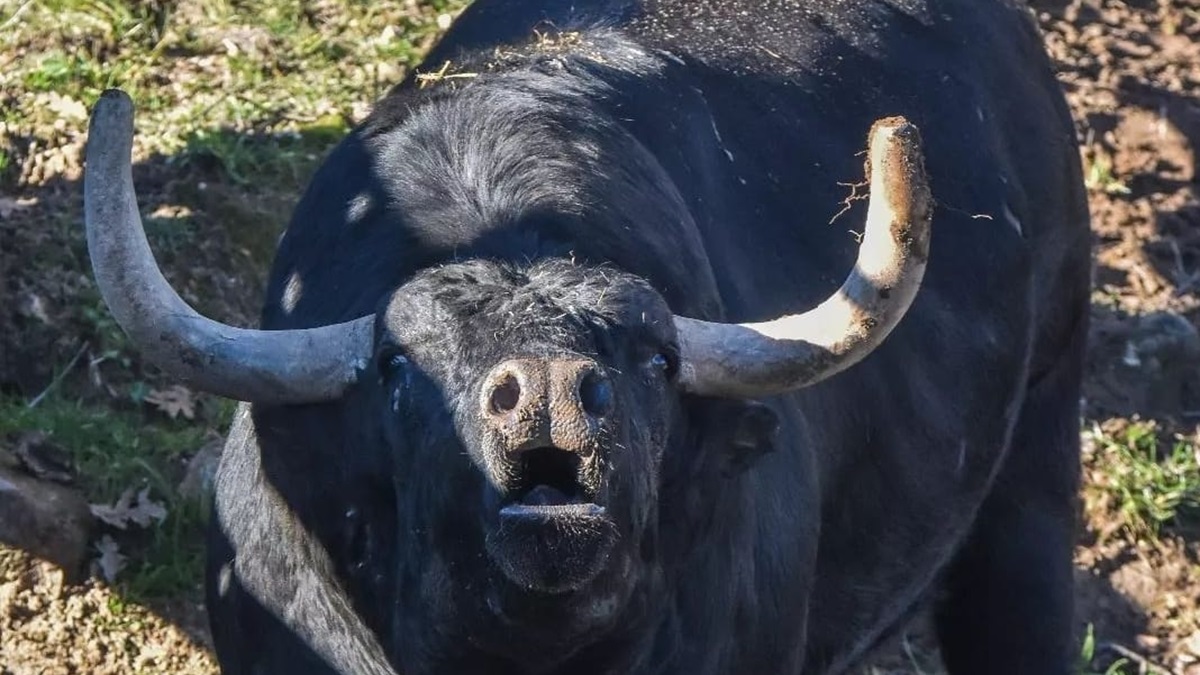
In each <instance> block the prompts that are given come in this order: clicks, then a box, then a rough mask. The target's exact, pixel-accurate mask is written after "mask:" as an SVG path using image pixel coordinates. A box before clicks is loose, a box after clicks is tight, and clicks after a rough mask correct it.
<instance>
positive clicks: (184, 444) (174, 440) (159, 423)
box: [0, 394, 233, 601]
mask: <svg viewBox="0 0 1200 675" xmlns="http://www.w3.org/2000/svg"><path fill="white" fill-rule="evenodd" d="M232 409H233V407H232V406H231V405H230V406H225V405H216V406H213V409H212V410H210V411H208V413H207V415H206V418H207V419H206V420H204V421H189V420H184V419H178V420H171V419H168V418H165V417H164V418H162V419H158V416H156V417H153V418H152V417H150V415H151V413H149V412H147V411H145V410H143V409H140V408H139V407H136V406H101V405H97V404H94V403H85V402H82V401H77V400H71V399H70V398H67V397H66V396H62V395H58V394H51V395H49V396H47V397H46V398H44V399H42V400H41V401H40V402H39V403H38V405H37V406H35V407H29V405H28V403H27V402H26V401H24V400H20V399H16V398H11V397H5V398H0V436H4V435H8V434H20V433H22V432H27V431H43V432H47V433H48V434H49V435H50V439H51V442H53V443H54V444H55V445H57V446H58V447H61V448H62V449H63V450H65V451H67V452H68V453H69V454H70V456H71V458H72V460H73V462H74V464H75V466H76V468H77V471H78V481H79V484H80V488H81V489H82V491H83V493H84V496H85V497H86V498H87V499H88V501H89V502H91V503H112V502H114V501H116V500H117V498H118V497H120V495H121V493H122V492H124V491H125V490H127V489H130V488H133V489H135V490H140V489H142V488H144V487H149V488H150V493H149V495H150V497H151V498H152V499H154V500H155V501H157V502H160V503H162V504H163V505H164V506H165V507H166V509H167V516H166V518H165V519H164V520H163V521H162V522H161V523H154V524H151V525H150V526H149V527H148V528H146V529H145V530H142V529H139V528H136V527H132V526H131V528H130V529H129V530H128V531H125V532H121V531H113V532H112V534H113V536H114V538H116V539H117V540H118V542H120V544H121V547H122V553H123V554H125V555H126V556H127V557H128V567H127V568H126V569H124V570H123V571H122V572H121V574H120V575H119V576H118V579H117V581H118V585H119V587H120V588H121V589H122V591H123V592H125V593H126V594H128V596H129V597H130V598H131V599H133V600H135V601H144V600H152V599H155V598H160V597H166V596H171V595H177V594H190V593H192V592H194V591H195V590H196V589H197V584H198V583H199V580H200V579H201V578H202V567H203V555H202V553H203V547H204V544H203V535H202V533H203V529H202V528H203V525H204V523H205V520H206V518H207V508H206V506H207V505H206V503H202V502H199V501H195V500H188V499H185V498H183V497H181V496H180V495H179V494H178V491H177V489H176V485H177V484H178V482H179V480H180V479H181V477H182V475H183V473H184V469H185V464H184V459H185V458H186V457H188V456H189V455H191V454H192V453H194V452H195V451H196V450H198V449H199V448H200V447H201V446H202V445H203V444H204V442H205V437H206V428H207V427H208V426H209V424H212V425H214V426H217V427H219V428H222V429H223V428H224V427H225V426H226V425H227V424H228V421H229V420H230V419H231V418H232Z"/></svg>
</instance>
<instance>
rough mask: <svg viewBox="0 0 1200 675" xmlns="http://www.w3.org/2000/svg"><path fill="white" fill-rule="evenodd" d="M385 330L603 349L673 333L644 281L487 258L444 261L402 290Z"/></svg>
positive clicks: (480, 345)
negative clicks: (630, 338) (637, 337)
mask: <svg viewBox="0 0 1200 675" xmlns="http://www.w3.org/2000/svg"><path fill="white" fill-rule="evenodd" d="M383 316H384V317H385V321H386V326H384V329H385V336H387V337H390V338H392V339H395V340H398V341H401V342H406V341H409V340H414V339H419V340H436V341H440V342H443V343H445V342H457V343H460V344H459V345H458V346H459V347H460V348H462V349H467V350H470V349H472V348H476V349H487V350H488V351H491V350H492V349H494V348H495V347H496V346H497V345H496V344H495V343H499V346H501V347H504V346H507V347H508V348H509V349H510V350H519V351H524V352H527V353H533V352H541V351H545V350H561V351H565V352H576V353H584V354H589V355H592V354H595V353H597V352H598V351H600V352H603V351H604V350H605V348H606V347H611V346H612V345H606V344H604V343H605V342H607V341H611V340H619V339H621V337H622V335H626V336H630V335H635V334H640V337H642V338H644V339H649V340H657V341H661V342H669V341H672V340H673V339H674V329H673V322H672V321H671V313H670V311H669V309H668V308H667V306H666V303H665V301H664V300H663V299H662V297H661V296H660V295H659V294H658V293H657V292H656V291H654V289H652V288H651V287H650V286H649V284H647V283H646V282H645V281H644V280H642V279H641V278H639V277H636V276H634V275H631V274H628V273H626V272H622V271H619V270H615V269H612V268H607V267H589V266H580V265H574V264H572V263H570V261H563V260H556V259H554V260H544V261H539V262H536V263H533V264H530V265H527V266H515V265H511V264H507V263H498V262H492V261H486V260H472V261H467V262H462V263H454V264H450V265H445V266H442V267H439V268H436V269H432V270H429V271H427V272H425V273H422V274H421V275H419V276H418V277H415V278H413V279H412V280H411V281H409V282H408V283H406V284H405V285H403V286H401V287H400V288H398V289H397V290H396V291H395V292H394V293H393V294H392V296H391V298H390V299H389V301H388V304H387V308H386V310H385V312H384V313H383Z"/></svg>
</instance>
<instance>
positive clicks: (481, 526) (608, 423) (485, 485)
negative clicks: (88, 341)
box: [85, 92, 932, 594]
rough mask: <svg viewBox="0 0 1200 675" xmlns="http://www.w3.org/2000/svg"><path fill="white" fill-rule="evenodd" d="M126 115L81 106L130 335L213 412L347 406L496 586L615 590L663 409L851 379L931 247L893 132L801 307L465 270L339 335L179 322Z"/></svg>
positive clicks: (95, 204)
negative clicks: (847, 238) (774, 311)
mask: <svg viewBox="0 0 1200 675" xmlns="http://www.w3.org/2000/svg"><path fill="white" fill-rule="evenodd" d="M132 119H133V108H132V104H131V102H130V101H129V99H128V97H127V96H125V95H124V94H123V93H121V92H106V93H105V94H104V96H103V97H102V98H101V100H100V101H99V102H98V104H97V106H96V109H95V111H94V116H93V120H92V125H91V129H90V136H89V139H88V147H87V168H86V173H85V190H86V195H85V202H86V220H87V232H88V245H89V250H90V252H91V256H92V262H93V266H94V269H95V274H96V278H97V281H98V284H99V287H100V290H101V293H102V294H103V297H104V299H105V301H106V302H107V304H108V306H109V308H110V309H111V311H112V312H113V314H114V315H115V316H116V318H117V321H118V322H119V323H120V325H121V326H122V327H123V329H124V330H125V331H126V332H127V333H128V334H129V336H130V337H131V339H132V340H133V342H134V343H135V344H137V345H139V347H140V348H141V349H142V350H143V352H144V353H145V354H146V356H147V357H149V359H150V360H152V361H153V362H155V363H156V364H158V365H159V366H160V367H162V368H163V369H165V370H166V371H168V372H169V373H171V374H173V375H174V376H176V377H179V378H180V379H183V380H185V381H188V382H190V383H191V384H192V385H193V386H195V387H197V388H199V389H203V390H207V391H209V392H213V393H216V394H219V395H223V396H227V397H230V398H234V399H239V400H243V401H251V402H256V403H265V404H291V403H308V402H319V401H329V400H336V399H339V398H341V397H343V396H347V395H351V396H353V397H354V398H355V400H356V401H359V402H365V405H366V406H367V407H369V408H370V409H371V410H373V411H374V412H373V413H372V419H374V420H375V422H374V423H373V424H377V425H378V430H377V431H378V433H379V434H380V435H381V437H382V438H384V439H386V443H387V444H388V445H389V446H390V448H391V450H392V453H393V456H394V457H397V458H399V459H398V466H399V467H405V466H406V467H408V468H409V469H410V470H411V471H412V472H413V474H412V475H421V476H429V477H430V479H432V480H437V481H442V480H446V481H447V482H448V483H451V484H453V485H454V486H456V489H459V488H461V491H460V492H458V493H456V494H455V495H454V498H455V499H458V500H459V501H460V504H459V505H458V507H459V508H458V509H457V511H456V513H458V514H459V515H460V516H461V514H462V513H463V511H462V508H461V502H469V503H470V504H471V505H473V506H471V508H470V509H468V511H470V512H472V513H473V515H474V516H477V518H473V519H472V522H473V523H474V525H471V527H473V528H474V530H475V531H474V533H473V534H472V533H463V536H464V537H465V538H466V539H468V540H471V541H475V542H476V543H477V546H478V549H479V551H478V554H477V555H475V556H474V557H475V558H478V559H483V560H486V561H489V562H487V563H486V565H485V564H484V563H478V564H480V565H484V566H485V567H487V569H488V570H492V572H493V573H496V574H499V575H500V577H498V578H503V579H505V580H507V581H506V582H504V583H508V584H510V586H511V588H510V592H517V591H520V592H526V591H534V592H537V593H542V594H562V593H565V592H569V591H573V590H577V589H579V588H581V587H583V586H585V585H588V584H593V583H599V582H598V581H597V580H601V581H603V580H604V579H606V578H607V579H609V583H608V584H607V585H608V587H612V583H611V582H612V580H613V579H620V578H624V577H625V576H627V575H628V570H629V567H630V563H632V561H634V560H636V557H637V556H638V554H639V549H638V546H639V540H640V537H641V534H642V531H643V529H644V528H645V527H647V522H648V521H649V520H650V519H652V518H653V515H654V514H653V509H654V505H655V502H656V493H655V491H656V490H657V482H658V470H659V463H660V461H661V458H662V453H663V449H664V447H665V444H666V443H667V442H668V441H667V437H668V436H669V435H670V432H671V430H670V428H669V427H670V424H671V420H672V419H674V418H676V417H677V416H678V411H679V410H678V409H679V406H680V401H681V396H682V395H683V394H700V395H707V396H713V397H727V398H739V399H744V398H755V397H763V396H771V395H777V394H782V393H786V392H788V391H792V390H796V389H799V388H802V387H806V386H809V385H812V384H814V383H816V382H819V381H821V380H823V379H825V378H827V377H829V376H831V375H833V374H835V373H837V372H839V371H841V370H843V369H845V368H847V367H849V366H851V365H853V364H854V363H856V362H857V361H859V360H861V359H862V358H863V357H865V356H866V355H867V354H868V353H870V352H871V350H873V349H874V348H875V347H876V346H878V345H879V344H880V343H881V342H882V341H883V340H884V338H885V337H886V336H887V335H888V334H889V333H890V331H891V330H892V329H893V328H894V327H895V326H896V324H897V323H898V322H899V320H900V318H901V317H902V316H903V314H904V313H905V311H906V310H907V309H908V307H909V305H910V304H911V302H912V300H913V298H914V296H915V294H916V292H917V289H918V286H919V284H920V281H921V278H922V275H923V273H924V269H925V263H926V258H927V255H928V251H929V221H930V213H931V208H932V200H931V197H930V195H929V189H928V186H927V183H926V177H925V173H924V167H923V159H922V156H921V149H920V138H919V134H918V132H917V129H916V128H915V127H914V126H913V125H911V124H909V123H908V122H907V121H905V120H903V119H900V118H889V119H886V120H881V121H879V122H878V123H876V125H875V127H874V128H873V129H872V131H871V136H870V148H869V153H868V158H867V166H868V171H869V175H870V190H871V197H870V204H869V208H868V221H867V226H866V230H865V233H864V237H863V241H862V245H861V248H860V252H859V257H858V260H857V263H856V265H855V267H854V269H853V271H852V272H851V273H850V275H849V277H848V278H847V279H846V281H845V283H844V284H843V285H842V286H841V288H840V289H839V290H838V291H837V293H836V294H835V295H833V296H832V297H830V298H829V299H827V300H826V301H825V302H823V303H821V304H820V305H819V306H817V307H816V308H814V309H811V310H809V311H807V312H804V313H801V314H796V315H789V316H783V317H780V318H778V319H775V320H773V321H769V322H765V323H756V324H723V323H713V322H707V321H700V320H696V319H691V318H685V317H680V316H674V315H673V314H672V313H671V311H670V309H669V308H668V307H667V304H666V302H665V301H664V300H663V298H662V296H661V295H659V293H657V292H656V291H655V290H654V289H653V288H651V287H650V285H649V284H647V283H646V282H645V281H643V280H642V279H640V278H638V277H635V276H633V275H630V274H627V273H625V272H622V271H620V270H614V269H608V268H603V267H591V266H588V267H584V266H575V265H572V264H570V263H569V262H566V261H544V262H540V263H535V264H533V265H531V266H524V267H520V268H517V267H510V266H506V265H503V264H500V263H494V262H488V261H470V262H464V263H456V264H452V265H446V266H443V267H439V268H435V269H430V270H426V271H424V272H422V273H420V274H418V275H416V276H415V277H413V278H412V279H411V280H409V281H408V282H407V283H405V284H404V285H402V286H401V287H399V288H398V289H396V290H395V291H393V292H392V293H391V294H390V295H389V296H388V297H387V298H385V299H384V301H383V303H382V304H381V305H380V307H379V309H378V311H377V312H376V314H374V315H371V316H364V317H361V318H359V319H356V320H354V321H350V322H347V323H343V324H337V325H330V326H324V327H320V328H314V329H306V330H279V331H260V330H247V329H240V328H233V327H230V326H226V325H223V324H220V323H216V322H214V321H211V320H210V319H207V318H205V317H202V316H200V315H199V314H197V313H196V312H195V311H194V310H193V309H192V308H191V307H190V306H188V305H187V304H186V303H185V302H184V301H183V300H182V299H181V298H180V297H179V296H178V295H177V294H176V293H175V291H174V290H173V289H172V288H171V287H170V286H169V285H168V284H167V282H166V280H165V279H164V278H163V276H162V274H161V273H160V272H159V270H158V267H157V265H156V263H155V261H154V257H153V254H152V253H151V251H150V248H149V246H148V244H147V242H146V238H145V235H144V232H143V229H142V224H141V219H140V217H139V214H138V208H137V203H136V198H135V194H134V188H133V182H132V175H131V167H130V146H131V142H132V133H133V129H132V127H133V122H132ZM429 401H440V402H441V407H440V408H439V409H438V410H433V409H432V408H428V407H427V406H429V405H430V404H429ZM445 413H449V417H451V418H452V419H451V420H448V421H447V422H448V423H447V424H444V425H442V426H441V427H438V428H439V429H441V428H444V429H448V430H451V431H453V433H446V434H442V435H438V433H437V430H433V431H431V429H430V426H431V425H430V424H427V423H425V422H427V421H428V420H430V419H431V418H432V416H435V415H438V414H441V415H443V416H445ZM433 426H436V425H433ZM430 472H433V473H430ZM459 524H461V521H459ZM464 564H467V563H464ZM497 571H498V572H497ZM481 573H482V572H481ZM512 589H516V590H515V591H514V590H512Z"/></svg>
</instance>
